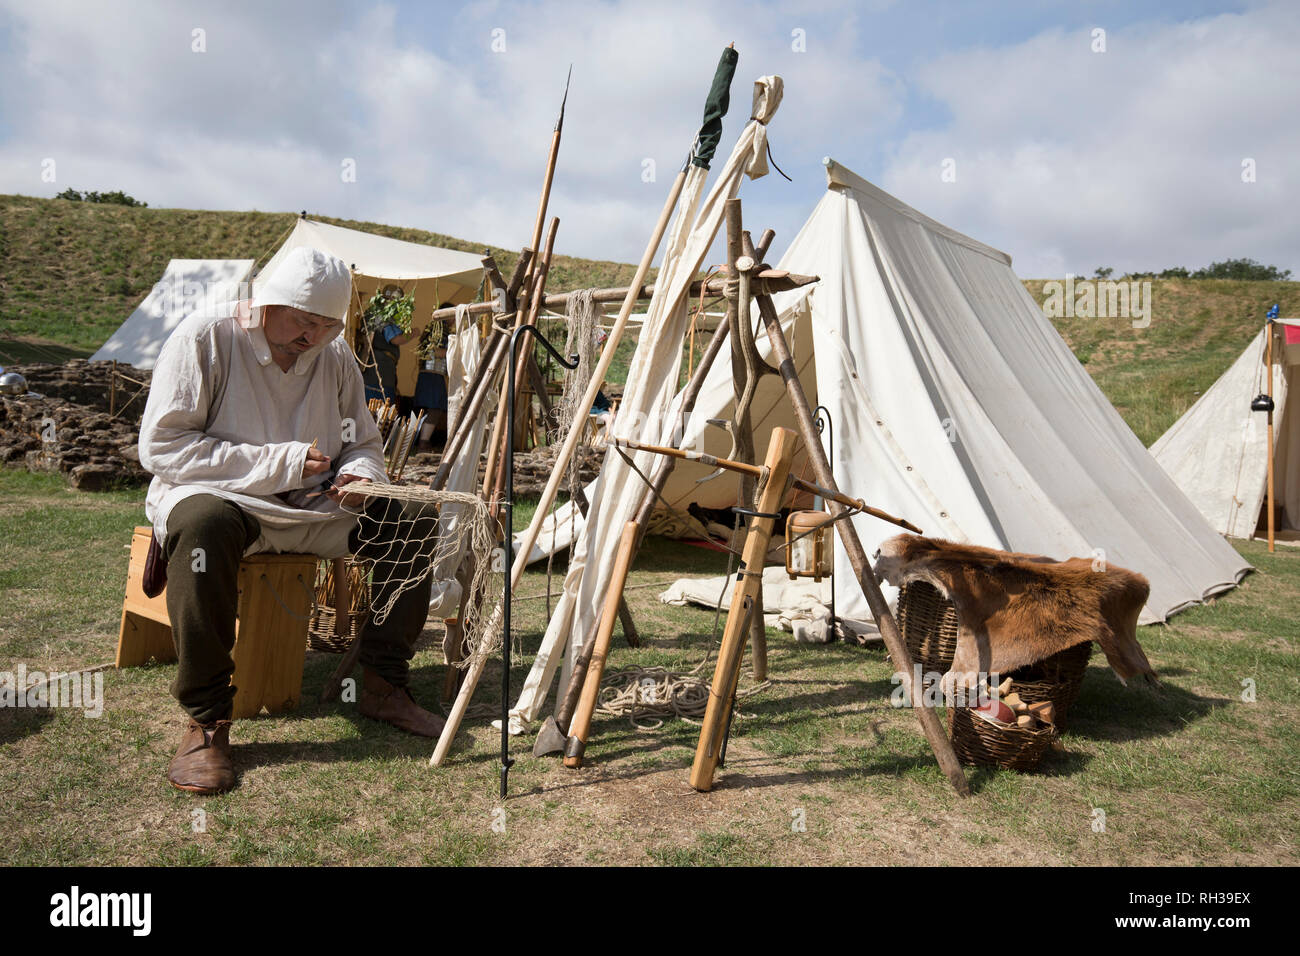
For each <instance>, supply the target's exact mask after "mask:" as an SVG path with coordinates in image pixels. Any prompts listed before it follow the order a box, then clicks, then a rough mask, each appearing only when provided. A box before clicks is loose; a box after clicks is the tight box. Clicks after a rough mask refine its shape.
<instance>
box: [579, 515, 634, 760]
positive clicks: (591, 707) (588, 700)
mask: <svg viewBox="0 0 1300 956" xmlns="http://www.w3.org/2000/svg"><path fill="white" fill-rule="evenodd" d="M639 531H640V528H639V527H638V525H637V523H636V522H635V521H629V522H628V523H627V524H625V525H624V526H623V537H622V538H620V539H619V542H618V554H617V555H616V556H615V558H614V572H613V575H612V577H611V578H610V581H609V591H608V592H607V593H606V595H605V606H604V608H603V610H602V613H601V616H600V628H599V630H597V631H596V640H595V642H594V646H593V648H592V651H591V658H590V661H589V662H588V665H587V676H586V680H585V681H584V682H583V685H582V696H581V697H580V698H579V699H578V706H577V708H576V709H575V710H574V712H573V720H572V721H571V722H570V724H569V740H568V743H567V744H566V745H565V748H564V765H565V766H566V767H569V768H570V769H573V768H577V767H581V766H582V755H583V752H584V751H585V750H586V749H587V733H588V731H589V730H590V729H591V715H592V714H593V713H594V712H595V710H596V697H597V695H598V694H599V693H600V680H601V678H602V677H603V676H604V674H605V659H606V658H607V657H608V656H609V645H610V641H611V639H612V638H613V635H614V622H615V621H616V620H617V619H618V607H619V605H620V604H621V603H622V601H623V585H624V584H626V583H627V572H628V569H629V568H630V567H631V566H632V556H633V555H634V554H635V553H636V541H637V537H638V533H639Z"/></svg>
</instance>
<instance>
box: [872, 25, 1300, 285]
mask: <svg viewBox="0 0 1300 956" xmlns="http://www.w3.org/2000/svg"><path fill="white" fill-rule="evenodd" d="M1298 25H1300V15H1298V14H1297V12H1296V10H1295V8H1294V7H1293V6H1289V5H1275V6H1268V7H1262V8H1257V9H1253V10H1250V11H1248V12H1246V13H1242V14H1226V15H1221V16H1214V17H1210V18H1205V19H1201V20H1197V21H1193V22H1186V23H1178V24H1154V23H1144V24H1137V25H1134V26H1131V27H1128V28H1125V29H1123V30H1115V31H1110V32H1109V33H1108V35H1107V38H1106V41H1107V51H1106V52H1105V53H1094V52H1092V50H1091V42H1092V37H1091V35H1090V31H1089V30H1081V31H1076V32H1071V33H1063V32H1060V31H1052V32H1048V33H1044V34H1041V35H1039V36H1036V37H1034V38H1032V39H1031V40H1028V41H1026V42H1024V43H1020V44H1017V45H1015V46H1012V47H1008V48H1001V49H978V50H971V51H967V52H963V53H957V54H951V55H946V56H941V57H939V58H938V59H936V60H934V61H932V62H931V63H929V64H928V65H926V66H925V67H923V68H922V70H921V71H920V79H919V86H920V88H921V89H922V90H923V91H924V92H925V93H927V94H928V95H930V96H932V97H934V98H935V99H936V100H938V101H940V102H941V103H942V104H943V105H944V106H945V107H946V108H947V109H948V110H949V111H950V113H951V122H950V123H948V124H947V125H946V126H944V127H943V128H941V129H933V130H926V131H919V132H914V133H911V134H909V135H908V136H906V137H905V138H904V139H903V141H902V142H901V143H900V144H899V145H898V147H897V150H896V152H895V154H894V156H893V158H892V160H891V162H890V163H889V164H888V166H887V169H886V172H885V175H884V177H883V179H884V182H883V185H884V186H885V187H886V188H887V189H889V190H890V191H891V192H895V193H896V194H898V195H900V196H901V197H903V198H905V199H906V200H907V201H908V202H910V203H912V204H914V205H916V206H918V207H919V208H921V209H922V210H924V211H925V212H927V213H928V214H930V215H932V216H935V217H936V218H939V219H941V220H943V221H944V222H947V223H949V224H950V225H952V226H954V227H956V228H960V229H963V230H964V231H968V232H971V233H973V234H974V235H976V236H977V237H978V238H980V239H982V240H984V241H986V242H989V243H991V244H993V245H996V246H999V247H1000V248H1003V249H1005V250H1007V251H1008V252H1010V253H1011V254H1012V255H1013V256H1014V257H1015V264H1016V269H1017V271H1018V272H1019V273H1020V274H1021V275H1025V276H1045V275H1060V274H1062V273H1064V272H1065V271H1067V270H1073V271H1075V272H1077V273H1084V274H1091V271H1092V269H1094V268H1096V267H1098V266H1102V265H1110V266H1115V267H1118V268H1119V269H1121V270H1124V269H1152V268H1154V269H1160V268H1164V267H1168V266H1172V265H1183V266H1188V267H1197V266H1202V265H1205V264H1207V263H1208V262H1210V261H1212V260H1219V259H1224V258H1228V257H1237V256H1251V257H1254V258H1257V259H1261V260H1264V261H1267V262H1271V263H1274V264H1278V265H1282V266H1284V267H1290V268H1294V269H1296V271H1297V272H1300V224H1297V221H1296V220H1295V218H1294V217H1292V216H1290V215H1289V214H1288V210H1289V208H1290V207H1291V206H1293V205H1294V199H1295V196H1296V187H1297V184H1298V183H1300V131H1297V129H1296V127H1295V124H1293V123H1291V122H1290V119H1289V117H1290V115H1291V114H1293V113H1294V111H1295V107H1296V105H1297V103H1296V91H1297V90H1298V89H1300V66H1298V65H1297V63H1296V61H1295V58H1294V56H1293V55H1292V46H1293V41H1294V37H1295V35H1296V27H1297V26H1298ZM946 157H951V158H953V159H955V161H956V168H957V180H956V182H951V183H946V182H942V181H941V178H940V164H941V162H942V161H943V159H944V158H946ZM1246 157H1250V158H1253V159H1255V160H1256V163H1257V169H1258V176H1257V181H1256V182H1254V183H1250V184H1247V183H1243V182H1242V181H1241V172H1242V168H1241V162H1242V160H1243V158H1246Z"/></svg>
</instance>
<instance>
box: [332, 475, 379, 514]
mask: <svg viewBox="0 0 1300 956" xmlns="http://www.w3.org/2000/svg"><path fill="white" fill-rule="evenodd" d="M354 481H359V482H361V483H362V484H366V485H368V484H370V479H369V478H362V477H360V476H358V475H338V476H336V477H335V479H334V487H333V488H331V489H330V490H329V491H327V492H325V493H326V494H327V495H329V496H330V497H331V498H333V499H334V500H335V501H337V502H338V503H339V504H340V505H342V506H343V507H345V508H360V507H362V506H363V505H364V504H365V503H366V496H365V495H353V494H348V493H347V492H344V491H340V490H339V487H340V486H341V485H350V484H352V482H354Z"/></svg>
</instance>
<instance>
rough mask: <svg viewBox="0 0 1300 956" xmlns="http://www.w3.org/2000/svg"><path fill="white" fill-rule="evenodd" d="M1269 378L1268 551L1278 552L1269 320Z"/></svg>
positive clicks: (1269, 321)
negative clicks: (1274, 502)
mask: <svg viewBox="0 0 1300 956" xmlns="http://www.w3.org/2000/svg"><path fill="white" fill-rule="evenodd" d="M1264 364H1265V369H1264V371H1265V374H1266V375H1267V376H1268V399H1269V401H1268V551H1269V554H1272V553H1274V552H1275V551H1276V546H1275V545H1274V543H1273V535H1274V528H1273V320H1272V319H1269V320H1268V358H1267V359H1266V360H1265V362H1264Z"/></svg>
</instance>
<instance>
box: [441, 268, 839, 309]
mask: <svg viewBox="0 0 1300 956" xmlns="http://www.w3.org/2000/svg"><path fill="white" fill-rule="evenodd" d="M817 280H818V277H817V276H806V275H800V274H798V273H793V272H787V271H785V270H784V269H762V270H760V271H759V272H757V273H756V274H755V275H754V276H753V289H754V293H755V294H757V293H759V292H767V293H775V292H788V291H790V290H791V289H799V288H802V287H803V286H806V285H811V284H812V283H814V282H816V281H817ZM726 283H727V276H726V275H725V274H721V275H715V276H713V277H712V278H710V279H696V280H695V281H694V282H692V283H691V285H690V290H689V292H688V293H687V295H688V296H689V297H690V298H692V299H695V298H699V296H700V295H707V296H720V295H722V294H723V292H724V287H725V285H726ZM656 288H657V286H656V284H655V283H649V284H642V285H641V286H639V287H637V288H635V289H634V288H633V287H631V286H625V285H624V286H613V287H611V288H608V289H593V290H591V297H592V300H593V301H595V302H597V303H600V304H605V303H608V302H622V301H623V300H624V299H625V298H627V294H628V292H630V291H631V292H635V293H636V301H642V300H645V299H650V298H653V297H654V292H655V289H656ZM572 295H573V293H572V292H548V293H547V294H546V297H545V298H544V299H542V308H544V309H548V310H550V311H553V312H563V311H564V309H565V308H566V307H567V306H568V304H569V297H570V296H572ZM494 310H496V303H493V302H474V303H472V304H471V305H470V306H469V312H470V315H486V314H487V313H490V312H492V311H494ZM506 311H513V310H510V309H507V310H506ZM455 315H456V309H455V308H454V307H452V308H446V309H435V310H434V312H433V315H432V318H433V319H435V320H436V319H449V318H453V317H454V316H455Z"/></svg>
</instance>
